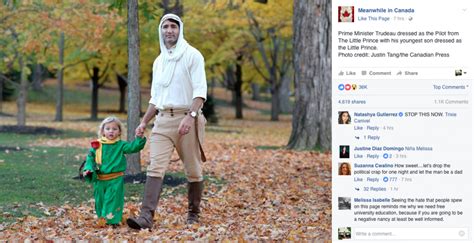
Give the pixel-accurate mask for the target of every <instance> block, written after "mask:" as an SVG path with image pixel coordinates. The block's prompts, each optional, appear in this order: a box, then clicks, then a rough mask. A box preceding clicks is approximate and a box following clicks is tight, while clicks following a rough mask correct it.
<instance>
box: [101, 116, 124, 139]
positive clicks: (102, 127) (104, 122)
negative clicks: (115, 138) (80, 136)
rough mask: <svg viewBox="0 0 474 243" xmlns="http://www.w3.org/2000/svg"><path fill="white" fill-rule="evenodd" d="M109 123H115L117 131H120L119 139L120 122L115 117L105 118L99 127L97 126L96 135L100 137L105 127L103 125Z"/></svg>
mask: <svg viewBox="0 0 474 243" xmlns="http://www.w3.org/2000/svg"><path fill="white" fill-rule="evenodd" d="M111 122H115V123H116V124H117V125H118V127H119V131H120V135H119V137H120V136H121V135H122V122H121V121H120V120H119V119H118V118H117V117H115V116H109V117H107V118H105V119H104V120H103V121H102V123H100V126H99V132H97V135H98V136H99V138H101V137H102V135H103V134H102V133H103V131H104V127H105V124H108V123H111Z"/></svg>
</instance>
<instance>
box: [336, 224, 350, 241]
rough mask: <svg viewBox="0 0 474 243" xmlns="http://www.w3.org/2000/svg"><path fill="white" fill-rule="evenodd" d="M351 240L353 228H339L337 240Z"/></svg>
mask: <svg viewBox="0 0 474 243" xmlns="http://www.w3.org/2000/svg"><path fill="white" fill-rule="evenodd" d="M350 238H351V227H339V228H338V229H337V239H338V240H347V239H350Z"/></svg>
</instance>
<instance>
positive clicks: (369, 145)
mask: <svg viewBox="0 0 474 243" xmlns="http://www.w3.org/2000/svg"><path fill="white" fill-rule="evenodd" d="M332 10H333V12H332V20H333V23H334V25H333V29H332V33H333V39H332V51H333V62H332V63H333V69H332V75H333V81H332V95H333V103H332V116H333V122H332V126H333V132H332V134H333V141H332V151H333V155H332V159H333V172H332V175H333V195H332V208H333V222H332V225H333V228H332V239H333V241H339V240H352V241H354V242H368V241H377V240H391V242H418V241H425V242H426V240H439V241H437V242H453V241H454V240H456V242H472V240H473V236H472V225H473V214H472V205H473V200H472V193H473V179H472V176H473V173H472V172H473V166H472V161H473V156H472V145H473V144H472V121H473V118H472V115H473V112H472V94H473V93H472V60H471V58H470V55H471V54H472V53H473V49H474V48H473V45H474V42H473V36H474V31H473V29H472V28H471V27H469V24H468V23H471V22H472V21H470V19H471V17H470V16H471V14H472V13H473V12H472V11H473V8H472V3H471V2H470V1H454V2H449V3H442V2H436V1H334V2H333V6H332Z"/></svg>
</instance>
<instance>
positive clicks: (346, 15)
mask: <svg viewBox="0 0 474 243" xmlns="http://www.w3.org/2000/svg"><path fill="white" fill-rule="evenodd" d="M337 21H338V22H346V23H347V22H354V6H339V7H338V20H337Z"/></svg>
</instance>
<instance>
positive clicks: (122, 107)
mask: <svg viewBox="0 0 474 243" xmlns="http://www.w3.org/2000/svg"><path fill="white" fill-rule="evenodd" d="M117 84H118V87H119V91H120V101H119V110H118V112H122V113H125V95H126V92H127V80H125V79H124V78H123V76H122V75H120V74H118V73H117Z"/></svg>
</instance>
